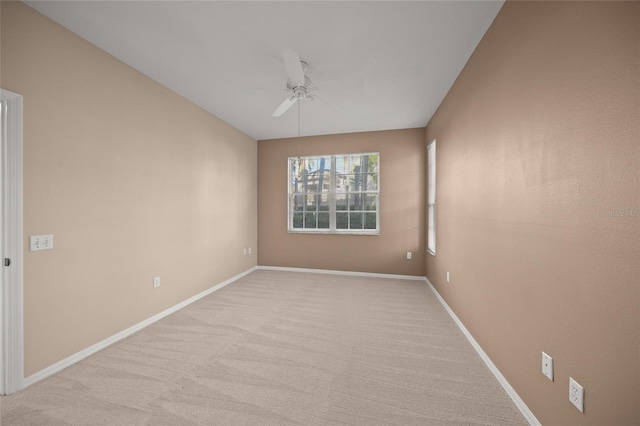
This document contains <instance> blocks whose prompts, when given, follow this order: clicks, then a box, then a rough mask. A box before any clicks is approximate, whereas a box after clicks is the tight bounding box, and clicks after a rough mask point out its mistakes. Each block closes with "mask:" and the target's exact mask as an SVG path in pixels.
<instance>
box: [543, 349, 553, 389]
mask: <svg viewBox="0 0 640 426" xmlns="http://www.w3.org/2000/svg"><path fill="white" fill-rule="evenodd" d="M542 374H544V375H545V376H547V377H548V378H549V380H551V381H552V382H553V358H551V357H550V356H549V355H547V354H545V353H544V352H542Z"/></svg>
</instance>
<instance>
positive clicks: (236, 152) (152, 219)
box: [1, 2, 257, 376]
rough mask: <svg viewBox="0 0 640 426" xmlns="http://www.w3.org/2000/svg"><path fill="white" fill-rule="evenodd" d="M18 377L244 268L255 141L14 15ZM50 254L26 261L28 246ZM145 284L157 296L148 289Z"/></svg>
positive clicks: (65, 35)
mask: <svg viewBox="0 0 640 426" xmlns="http://www.w3.org/2000/svg"><path fill="white" fill-rule="evenodd" d="M2 8H3V10H2V82H1V84H2V87H3V88H4V89H8V90H11V91H13V92H16V93H20V94H22V95H23V96H24V126H25V127H24V233H25V245H26V247H25V252H24V256H25V259H24V260H25V281H24V298H25V375H26V376H29V375H31V374H33V373H35V372H37V371H39V370H41V369H42V368H44V367H47V366H49V365H51V364H52V363H54V362H56V361H59V360H61V359H63V358H65V357H67V356H69V355H72V354H74V353H76V352H77V351H80V350H82V349H84V348H86V347H88V346H90V345H92V344H94V343H96V342H98V341H100V340H102V339H105V338H107V337H109V336H111V335H113V334H115V333H117V332H119V331H121V330H123V329H125V328H127V327H129V326H131V325H133V324H135V323H137V322H139V321H142V320H144V319H146V318H149V317H150V316H152V315H154V314H156V313H158V312H160V311H162V310H164V309H166V308H169V307H171V306H173V305H175V304H176V303H179V302H181V301H183V300H185V299H187V298H189V297H190V296H193V295H195V294H197V293H199V292H201V291H203V290H206V289H207V288H209V287H211V286H213V285H215V284H217V283H220V282H222V281H224V280H226V279H228V278H230V277H232V276H234V275H236V274H239V273H241V272H243V271H246V270H247V269H249V268H251V267H253V266H255V265H256V256H255V254H254V255H247V256H243V254H242V252H243V248H244V247H256V244H257V243H256V241H257V229H256V226H257V218H256V214H257V190H256V188H255V182H256V167H257V166H256V159H257V143H256V141H255V140H253V139H251V138H250V137H248V136H246V135H244V134H243V133H241V132H239V131H238V130H236V129H234V128H232V127H230V126H229V125H227V124H225V123H224V122H222V121H221V120H219V119H217V118H216V117H214V116H212V115H210V114H209V113H207V112H205V111H204V110H202V109H200V108H198V107H196V106H194V105H193V104H191V103H189V102H187V101H186V100H185V99H183V98H181V97H180V96H178V95H176V94H175V93H173V92H171V91H170V90H168V89H166V88H164V87H163V86H161V85H159V84H157V83H156V82H154V81H152V80H151V79H149V78H147V77H146V76H144V75H142V74H140V73H138V72H137V71H135V70H133V69H132V68H130V67H128V66H127V65H125V64H123V63H121V62H120V61H118V60H116V59H115V58H113V57H111V56H109V55H108V54H106V53H105V52H103V51H101V50H99V49H98V48H96V47H94V46H93V45H91V44H89V43H88V42H86V41H84V40H82V39H80V38H78V37H77V36H75V35H74V34H72V33H71V32H69V31H67V30H65V29H63V28H62V27H60V26H59V25H57V24H55V23H53V22H52V21H50V20H48V19H47V18H45V17H43V16H42V15H40V14H38V13H37V12H35V11H33V10H32V9H30V8H29V7H27V6H25V5H23V4H21V3H13V2H9V3H7V2H3V4H2ZM34 234H53V235H54V249H53V250H51V251H40V252H29V251H28V244H27V242H28V236H29V235H34ZM154 276H160V277H161V286H160V288H158V289H153V288H152V280H153V277H154Z"/></svg>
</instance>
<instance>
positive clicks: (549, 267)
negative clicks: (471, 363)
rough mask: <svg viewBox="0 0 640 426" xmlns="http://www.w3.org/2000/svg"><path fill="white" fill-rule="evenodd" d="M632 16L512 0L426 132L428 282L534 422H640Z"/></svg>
mask: <svg viewBox="0 0 640 426" xmlns="http://www.w3.org/2000/svg"><path fill="white" fill-rule="evenodd" d="M639 23H640V3H638V2H620V3H618V2H507V3H506V4H505V5H504V7H503V8H502V10H501V12H500V13H499V14H498V16H497V17H496V19H495V21H494V22H493V25H492V26H491V28H490V29H489V31H488V32H487V33H486V35H485V37H484V39H483V40H482V41H481V43H480V44H479V46H478V48H477V49H476V51H475V53H474V54H473V56H472V57H471V58H470V60H469V62H468V63H467V65H466V67H465V69H464V70H463V72H462V73H461V75H460V76H459V77H458V79H457V81H456V83H455V84H454V86H453V88H452V89H451V91H450V92H449V94H448V95H447V97H446V99H445V100H444V102H443V103H442V104H441V106H440V108H439V109H438V111H437V113H436V114H435V115H434V117H433V118H432V119H431V121H430V122H429V124H428V126H427V131H426V141H427V142H429V141H431V140H432V139H434V138H436V139H437V144H438V145H437V147H438V148H437V149H438V153H437V155H438V158H437V169H436V170H437V185H438V200H437V215H438V221H437V232H436V235H437V255H436V256H435V257H433V256H431V255H427V256H426V259H427V266H426V270H427V276H428V278H429V280H430V281H431V282H432V283H433V284H434V285H435V286H436V287H437V289H438V291H439V292H440V294H442V295H443V297H444V298H445V299H446V300H447V302H448V303H449V304H450V306H451V307H452V308H453V309H454V310H455V312H456V313H457V315H458V316H459V317H460V318H461V320H462V321H463V322H464V324H465V325H466V327H467V328H468V329H469V330H470V331H471V333H472V334H473V335H474V336H475V338H476V339H477V340H478V342H479V343H480V344H481V346H482V347H483V348H484V350H485V351H486V352H487V353H488V355H489V356H490V357H491V359H492V360H493V361H494V362H495V364H496V365H497V366H498V368H499V369H500V370H501V372H502V373H503V374H504V375H505V376H506V377H507V379H508V380H509V382H510V383H511V384H512V385H513V387H514V388H515V389H516V391H517V392H518V393H519V395H520V396H521V397H522V398H523V399H524V401H525V402H526V403H527V404H528V406H529V407H530V408H531V409H532V411H533V412H534V414H535V415H536V416H537V417H538V419H539V420H540V421H541V422H542V423H543V424H548V425H569V424H591V425H605V424H606V425H614V424H615V425H637V424H640V415H639V411H638V410H639V408H638V407H639V406H640V404H639V402H640V400H639V398H640V387H639V384H638V378H639V373H640V370H639V368H640V365H639V350H638V349H639V348H638V345H639V341H638V336H639V333H640V330H639V323H640V316H639V303H640V271H639V263H640V260H639V259H640V248H639V242H640V238H639V237H640V234H639V233H640V185H639V184H640V179H639V176H640V166H639V165H640V155H639V154H640V151H639V147H640V138H639V136H640V135H639V129H638V125H639V124H638V123H639V118H640V117H639V111H640V108H639V107H640V105H639V99H640V94H639V89H638V87H639V77H638V76H639V75H640V68H639V65H638V64H639V57H638V56H639V49H638V46H639V44H638V43H639V40H640V31H639ZM447 271H449V272H450V273H451V282H450V283H447V282H446V278H445V277H446V272H447ZM541 351H546V352H547V353H548V354H550V355H551V356H552V357H553V358H554V362H555V381H554V382H550V381H549V380H548V379H547V378H545V377H544V376H543V375H542V374H541V372H540V370H541V361H540V357H541ZM569 376H572V377H573V378H574V379H576V380H577V381H578V382H579V383H580V384H581V385H583V386H584V388H585V412H584V414H582V413H580V412H579V411H578V410H577V409H576V408H574V407H573V406H572V405H571V404H570V403H569V400H568V381H569Z"/></svg>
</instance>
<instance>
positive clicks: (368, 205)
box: [362, 194, 378, 210]
mask: <svg viewBox="0 0 640 426" xmlns="http://www.w3.org/2000/svg"><path fill="white" fill-rule="evenodd" d="M362 197H363V198H364V209H365V210H376V199H377V198H378V196H377V195H376V194H363V195H362Z"/></svg>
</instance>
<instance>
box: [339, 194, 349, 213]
mask: <svg viewBox="0 0 640 426" xmlns="http://www.w3.org/2000/svg"><path fill="white" fill-rule="evenodd" d="M348 200H349V196H348V195H346V194H337V195H336V210H347V205H348V204H347V203H348Z"/></svg>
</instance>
